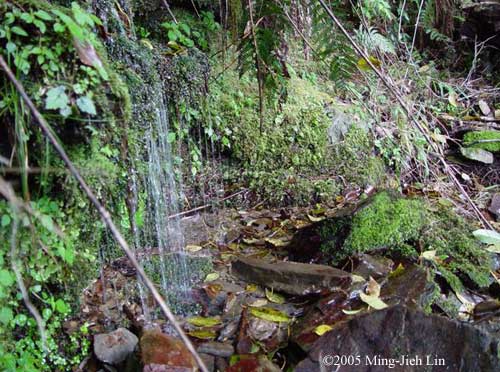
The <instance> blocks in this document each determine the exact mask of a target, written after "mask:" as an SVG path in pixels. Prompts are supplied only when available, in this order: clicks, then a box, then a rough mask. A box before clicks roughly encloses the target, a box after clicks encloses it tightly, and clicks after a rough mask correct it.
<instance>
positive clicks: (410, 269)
mask: <svg viewBox="0 0 500 372" xmlns="http://www.w3.org/2000/svg"><path fill="white" fill-rule="evenodd" d="M429 275H430V274H429V272H428V271H427V270H426V269H424V268H422V267H420V266H416V265H410V266H406V267H405V268H404V270H403V271H402V272H401V273H400V274H398V275H396V276H394V277H392V278H389V280H388V282H387V283H386V284H384V285H383V286H382V288H381V290H380V297H381V298H382V300H383V301H384V302H385V303H386V304H388V305H396V304H404V305H407V306H410V307H412V306H416V307H420V308H422V309H424V308H426V307H427V306H428V305H430V304H431V303H432V301H433V300H434V297H435V296H434V293H435V289H436V285H435V283H434V282H433V281H432V280H431V278H430V277H429Z"/></svg>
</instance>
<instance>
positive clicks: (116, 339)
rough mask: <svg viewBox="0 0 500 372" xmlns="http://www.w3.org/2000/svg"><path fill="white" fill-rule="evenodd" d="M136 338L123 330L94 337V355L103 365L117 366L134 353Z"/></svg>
mask: <svg viewBox="0 0 500 372" xmlns="http://www.w3.org/2000/svg"><path fill="white" fill-rule="evenodd" d="M138 341H139V340H138V338H137V336H136V335H134V334H133V333H132V332H130V331H129V330H127V329H125V328H118V329H117V330H115V331H113V332H111V333H103V334H98V335H95V336H94V354H95V355H96V357H97V358H98V359H99V360H100V361H101V362H104V363H108V364H119V363H121V362H123V361H124V360H125V359H127V357H128V356H129V355H130V354H132V353H133V352H134V349H135V347H136V346H137V343H138Z"/></svg>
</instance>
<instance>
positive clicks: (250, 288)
mask: <svg viewBox="0 0 500 372" xmlns="http://www.w3.org/2000/svg"><path fill="white" fill-rule="evenodd" d="M257 289H259V286H258V285H257V284H247V286H246V287H245V290H246V291H247V292H255V291H256V290H257Z"/></svg>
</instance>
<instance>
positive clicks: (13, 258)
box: [0, 177, 47, 351]
mask: <svg viewBox="0 0 500 372" xmlns="http://www.w3.org/2000/svg"><path fill="white" fill-rule="evenodd" d="M0 194H1V195H3V196H4V198H5V199H7V201H8V202H9V204H10V206H11V208H12V210H13V212H14V213H13V214H14V216H13V219H12V233H11V238H10V239H11V240H10V265H11V268H12V271H13V272H14V274H15V275H16V282H17V286H18V287H19V290H20V291H21V295H22V296H23V301H24V304H25V305H26V308H27V309H28V311H29V312H30V314H31V315H32V316H33V318H35V321H36V324H37V326H38V331H39V332H40V338H41V340H42V348H43V350H44V351H47V334H46V332H45V322H44V321H43V318H42V316H41V315H40V312H39V311H38V309H37V308H36V307H35V305H33V303H32V302H31V300H30V297H29V294H28V290H27V289H26V285H25V284H24V280H23V275H22V273H21V269H20V268H19V266H18V264H17V232H18V229H19V213H20V210H21V209H25V210H26V208H28V209H29V206H28V207H26V206H27V204H26V203H24V202H23V201H22V200H20V199H19V198H18V197H16V195H15V193H14V190H13V189H12V186H10V185H9V183H8V182H7V181H5V180H4V179H3V178H2V177H0Z"/></svg>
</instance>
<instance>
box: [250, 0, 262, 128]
mask: <svg viewBox="0 0 500 372" xmlns="http://www.w3.org/2000/svg"><path fill="white" fill-rule="evenodd" d="M248 12H249V13H250V27H251V31H252V39H253V46H254V48H255V62H256V64H257V83H258V84H259V114H260V115H259V129H260V134H262V130H263V128H264V81H263V78H264V76H263V73H262V66H261V58H260V53H259V46H258V45H257V37H256V34H255V23H254V21H253V6H252V0H248Z"/></svg>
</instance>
